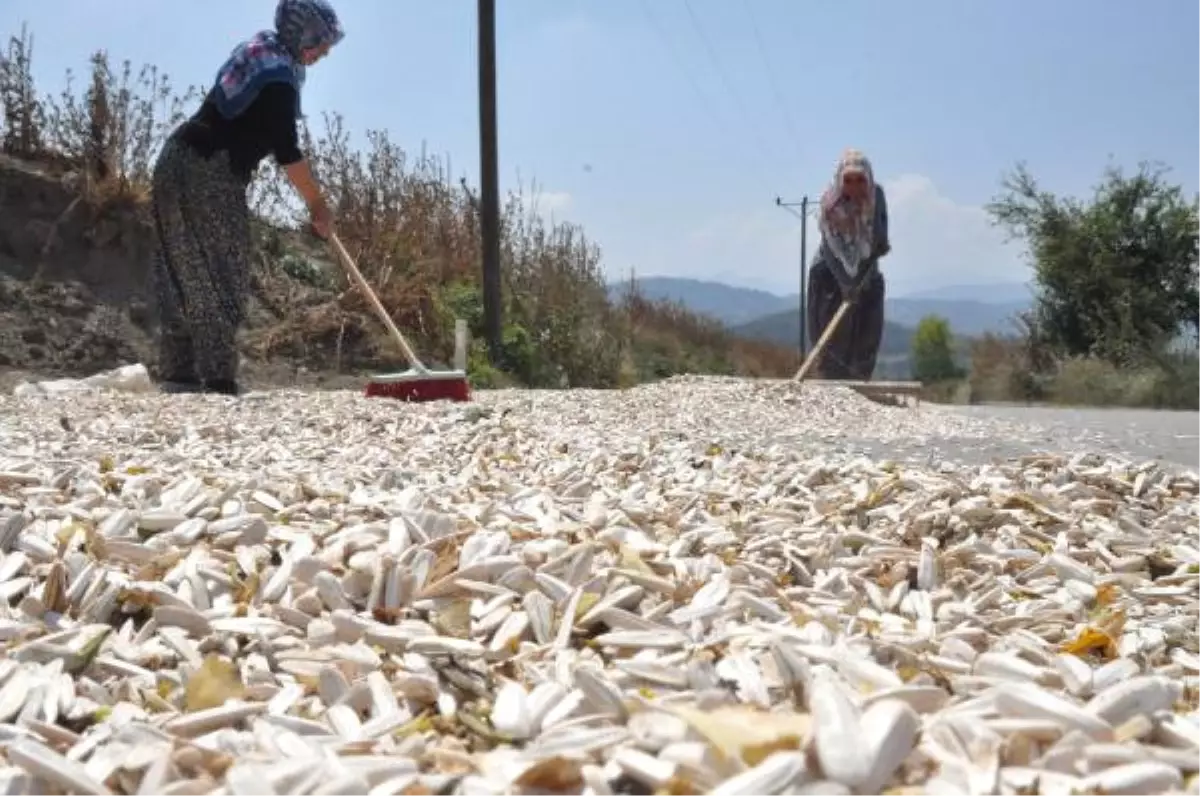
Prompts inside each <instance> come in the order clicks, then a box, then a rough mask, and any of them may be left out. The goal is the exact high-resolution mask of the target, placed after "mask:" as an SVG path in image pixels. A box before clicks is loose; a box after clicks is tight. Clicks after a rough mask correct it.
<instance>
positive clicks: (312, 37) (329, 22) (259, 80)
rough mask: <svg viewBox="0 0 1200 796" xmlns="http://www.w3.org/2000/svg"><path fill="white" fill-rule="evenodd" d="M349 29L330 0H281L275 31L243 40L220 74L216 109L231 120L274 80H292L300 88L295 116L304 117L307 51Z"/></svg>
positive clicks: (334, 41)
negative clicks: (303, 58)
mask: <svg viewBox="0 0 1200 796" xmlns="http://www.w3.org/2000/svg"><path fill="white" fill-rule="evenodd" d="M344 36H345V33H344V32H343V30H342V25H341V23H340V22H339V21H338V17H337V14H336V13H335V12H334V10H333V7H332V6H330V5H329V3H328V2H327V1H326V0H279V5H277V6H276V7H275V30H264V31H260V32H259V33H257V34H256V35H255V36H254V37H253V38H251V39H250V40H249V41H245V42H243V43H241V44H239V45H238V46H237V47H236V48H235V49H234V51H233V53H232V54H231V55H230V56H229V59H228V60H227V61H226V62H225V63H224V64H223V65H222V66H221V69H220V70H219V71H218V72H217V80H216V89H217V90H216V91H214V92H213V95H214V97H215V98H216V103H217V110H219V111H220V112H221V115H222V116H224V117H225V118H227V119H232V118H234V117H236V116H239V115H241V114H242V113H243V112H245V110H246V108H248V107H250V104H251V103H252V102H254V99H255V97H257V96H258V92H259V91H261V90H262V88H263V86H265V85H267V84H269V83H276V82H283V83H289V84H291V85H292V86H294V87H295V88H296V97H297V99H296V117H297V118H299V117H300V101H299V96H300V89H301V88H303V86H304V77H305V68H304V64H303V63H301V61H300V54H301V53H302V52H304V51H305V50H310V49H314V48H317V47H323V46H325V45H329V46H330V47H332V46H333V45H335V44H337V43H338V42H340V41H341V40H342V38H343V37H344Z"/></svg>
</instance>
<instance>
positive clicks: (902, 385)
mask: <svg viewBox="0 0 1200 796" xmlns="http://www.w3.org/2000/svg"><path fill="white" fill-rule="evenodd" d="M804 384H815V385H820V386H822V387H849V388H850V389H852V390H859V391H862V392H876V393H880V392H886V393H893V394H895V395H920V394H921V389H922V387H923V385H922V384H921V382H919V381H830V380H827V379H809V380H806V381H805V382H804Z"/></svg>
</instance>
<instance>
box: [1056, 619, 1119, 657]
mask: <svg viewBox="0 0 1200 796" xmlns="http://www.w3.org/2000/svg"><path fill="white" fill-rule="evenodd" d="M1061 649H1062V651H1063V652H1065V653H1067V654H1069V655H1078V656H1080V657H1083V656H1086V655H1091V654H1093V653H1100V654H1102V655H1103V656H1104V657H1105V658H1109V659H1111V658H1115V657H1117V645H1116V643H1115V642H1114V641H1113V640H1112V638H1111V637H1110V636H1109V635H1108V634H1107V633H1105V632H1104V631H1103V630H1100V629H1098V628H1095V627H1092V626H1090V625H1089V626H1088V627H1085V628H1084V629H1083V630H1081V631H1079V635H1078V636H1076V637H1075V638H1074V639H1072V640H1071V641H1068V642H1067V643H1065V644H1063V645H1062V648H1061Z"/></svg>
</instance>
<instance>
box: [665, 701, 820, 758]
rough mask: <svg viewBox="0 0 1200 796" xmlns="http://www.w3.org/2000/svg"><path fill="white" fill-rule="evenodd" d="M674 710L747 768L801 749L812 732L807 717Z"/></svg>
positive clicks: (733, 709) (741, 709)
mask: <svg viewBox="0 0 1200 796" xmlns="http://www.w3.org/2000/svg"><path fill="white" fill-rule="evenodd" d="M673 710H674V712H675V714H676V715H677V716H679V717H680V718H682V719H683V720H684V721H686V722H687V723H688V724H691V725H692V727H693V728H695V730H696V732H698V733H700V734H701V735H703V736H704V737H705V738H707V739H708V741H709V743H711V744H712V745H713V746H715V747H716V748H717V750H718V751H719V752H720V753H721V754H722V755H724V756H726V757H728V758H733V759H737V760H741V761H742V762H743V763H744V764H746V765H747V766H756V765H758V764H759V763H761V762H762V761H763V760H766V759H767V757H769V756H770V755H771V753H772V752H778V751H780V750H796V749H800V748H801V747H802V746H803V745H804V742H805V740H806V739H807V738H808V736H809V733H810V732H811V730H812V717H810V716H808V715H807V714H803V713H767V712H765V711H761V710H755V709H753V708H750V707H747V706H743V705H737V706H726V707H719V708H717V709H715V710H707V711H702V710H696V709H694V708H687V707H677V708H674V709H673Z"/></svg>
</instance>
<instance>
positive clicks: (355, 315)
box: [0, 29, 798, 387]
mask: <svg viewBox="0 0 1200 796" xmlns="http://www.w3.org/2000/svg"><path fill="white" fill-rule="evenodd" d="M32 53H33V39H32V36H30V35H29V34H28V32H27V31H25V30H24V29H23V30H22V32H21V35H20V36H19V37H13V38H12V40H11V41H10V43H9V45H8V48H7V50H6V51H5V53H4V54H3V56H2V57H0V112H2V114H3V115H2V116H0V125H2V128H0V133H2V135H0V148H2V150H3V152H4V153H5V154H8V155H11V156H14V157H19V158H23V159H28V160H35V161H39V162H40V163H42V164H45V165H47V166H50V167H53V168H54V169H55V170H56V171H58V172H61V173H68V172H70V173H74V174H76V175H78V176H79V177H81V178H82V179H80V180H78V181H77V182H78V184H79V187H80V197H81V198H86V199H88V200H90V201H89V203H90V204H92V205H96V204H98V203H99V204H105V205H113V204H120V205H122V206H124V205H126V204H138V203H140V202H142V201H144V200H145V198H146V197H147V196H148V195H149V186H150V181H151V176H152V172H153V165H154V159H155V157H156V156H157V153H158V151H159V150H160V148H161V146H162V143H163V141H164V139H165V137H166V135H167V134H168V133H169V132H170V130H171V129H173V128H174V127H175V126H176V125H177V124H178V123H179V121H180V120H181V119H182V118H183V115H184V113H185V112H186V111H189V110H190V109H191V108H192V107H194V106H195V104H196V102H198V100H199V97H200V92H199V91H198V90H197V89H195V88H192V89H189V90H188V91H187V92H185V93H184V94H183V95H182V96H179V95H177V94H175V93H174V92H173V90H172V89H171V86H170V83H169V81H168V79H167V77H166V75H163V74H161V73H159V72H158V71H157V70H156V69H155V68H153V67H149V66H147V67H143V68H142V69H140V70H139V71H137V72H135V71H134V70H133V68H132V66H131V65H130V64H129V63H128V62H125V63H123V64H122V66H121V68H120V69H113V67H112V66H111V63H110V61H109V58H108V55H107V54H106V53H104V52H103V51H99V52H97V53H95V54H94V55H93V56H92V58H91V61H90V65H91V70H90V75H89V79H88V80H87V81H86V85H85V86H77V85H76V81H73V80H71V79H70V75H68V86H67V88H66V90H65V91H63V92H62V93H61V94H60V95H59V96H58V97H56V98H48V97H45V96H41V95H39V94H38V92H37V91H36V89H35V86H34V82H33V78H32V72H31V62H32ZM323 122H324V123H323V129H322V130H321V131H320V133H319V134H316V135H314V134H313V132H312V131H311V130H310V129H308V128H307V126H306V127H305V129H304V133H303V135H304V148H305V150H306V152H308V154H309V157H310V159H311V161H312V164H313V167H314V170H315V171H316V173H317V175H318V178H319V179H320V180H321V181H322V182H323V184H324V186H325V188H326V190H327V192H328V195H329V199H330V203H331V205H332V206H333V208H334V210H335V213H336V215H337V218H338V233H339V236H340V237H341V238H342V240H343V242H344V243H345V244H346V246H347V249H348V250H349V251H350V253H351V254H352V255H353V256H354V257H355V258H356V260H357V262H358V265H359V267H360V268H361V269H362V271H363V273H364V275H365V276H366V278H367V279H368V280H369V281H370V283H371V284H372V285H373V286H374V287H375V288H376V290H377V291H378V292H379V295H380V299H381V300H382V301H383V303H384V305H385V306H386V307H388V309H389V311H390V313H391V314H392V316H393V318H394V320H395V321H396V323H397V325H399V326H400V327H401V328H403V329H405V330H406V331H409V332H411V333H412V335H413V337H414V341H415V342H416V343H417V345H418V347H419V348H420V350H422V352H424V353H425V354H426V355H427V356H428V358H429V360H430V361H431V362H432V363H434V364H437V363H439V362H442V363H444V362H447V361H448V360H449V359H450V358H451V355H452V350H453V329H454V320H455V319H456V318H464V319H466V320H467V321H468V324H469V327H470V330H471V333H472V336H473V337H474V338H475V339H476V342H475V343H473V345H472V349H471V355H470V366H471V370H472V374H473V377H474V378H475V380H476V382H477V383H479V384H481V385H486V384H487V383H503V382H506V381H507V380H509V379H510V378H515V379H517V380H518V381H520V382H522V383H525V384H528V385H533V386H551V387H558V386H568V385H569V386H578V387H587V386H591V387H613V386H618V385H623V384H628V383H629V382H630V380H631V379H636V380H642V379H646V378H655V377H661V376H667V375H672V374H675V373H684V372H692V373H705V372H707V373H737V374H744V375H752V376H783V375H788V374H790V373H791V372H792V371H794V369H795V368H796V367H797V366H798V362H796V357H795V354H794V353H793V352H790V351H788V350H786V349H783V348H780V347H776V346H772V345H769V344H765V343H758V342H749V341H742V340H737V339H735V338H733V337H732V336H731V335H730V334H729V333H728V332H727V331H726V330H725V329H724V328H723V327H721V326H720V324H718V323H717V322H716V321H715V320H712V319H709V318H705V317H702V316H699V315H696V314H695V313H692V312H689V311H687V310H686V309H684V308H683V307H680V306H677V305H672V304H667V303H663V302H649V301H646V300H645V299H643V298H641V297H640V296H636V295H634V296H630V297H627V298H626V299H625V300H623V301H621V302H617V303H614V302H612V301H610V299H609V297H608V294H607V289H606V284H605V279H604V274H603V271H602V269H601V259H600V250H599V248H598V247H597V246H596V245H595V244H594V243H593V242H592V241H590V240H589V239H588V238H587V237H586V236H585V235H584V233H583V230H582V229H580V228H579V227H577V226H575V225H571V224H564V223H556V222H553V221H547V220H546V219H545V218H544V217H543V216H542V215H541V214H540V213H538V212H537V192H536V189H534V190H533V192H532V193H526V192H525V191H524V189H521V190H519V191H517V192H514V193H511V194H510V195H509V196H508V197H507V201H506V202H505V204H504V207H503V213H502V219H501V269H502V274H503V284H504V294H505V295H504V307H503V318H504V329H503V345H502V349H503V361H502V362H500V363H499V365H500V367H501V369H502V370H503V371H505V372H506V373H507V375H506V374H505V373H501V372H499V371H497V370H496V369H495V368H494V367H493V366H492V364H491V363H489V362H488V360H487V358H486V357H485V356H484V351H483V347H482V345H481V344H480V343H479V342H478V341H479V340H480V339H481V338H482V337H483V331H484V330H483V311H482V310H483V304H482V298H481V292H480V282H481V279H480V276H481V267H480V262H481V253H480V241H479V201H478V198H477V197H476V195H475V193H474V192H473V191H472V190H471V188H470V187H469V186H468V185H467V184H466V182H465V181H463V180H459V181H458V182H457V184H456V182H455V180H454V178H453V176H452V174H451V173H450V170H449V168H448V166H446V165H444V164H443V163H442V162H441V161H439V160H438V159H436V158H432V157H429V156H427V155H425V154H424V153H422V154H421V156H419V157H416V158H413V157H411V156H409V155H408V154H406V153H405V152H404V151H403V150H401V149H400V148H399V147H398V146H397V145H396V144H395V143H393V142H392V141H391V140H390V139H389V138H388V136H387V134H386V133H385V132H383V131H378V130H374V131H369V132H368V133H367V134H366V138H365V141H366V143H365V145H364V146H363V148H361V149H357V148H355V147H354V146H352V144H351V140H350V134H349V132H348V130H347V128H346V125H345V122H344V120H343V119H342V118H341V117H340V116H336V115H335V116H326V117H325V118H324V120H323ZM250 201H251V206H252V208H253V209H254V210H255V212H256V214H257V215H258V217H259V218H260V219H262V221H263V222H264V223H263V224H260V225H259V226H260V230H259V232H260V234H259V238H260V241H259V243H260V245H259V257H258V258H257V259H258V261H259V262H258V263H257V266H256V273H255V275H254V287H255V293H256V297H257V299H258V305H259V306H260V307H261V308H262V310H263V314H262V315H261V317H258V318H257V319H256V320H255V321H254V322H252V324H251V326H253V327H255V328H253V329H252V330H251V334H250V336H249V341H248V342H249V346H250V349H251V353H253V354H254V355H255V356H258V357H263V358H271V357H279V356H282V357H289V358H293V359H299V360H303V361H304V362H305V364H308V365H310V366H313V367H317V368H321V369H329V368H335V369H341V368H352V369H357V368H378V367H381V366H388V367H390V366H391V365H393V364H395V362H396V360H397V358H398V356H399V354H398V352H396V351H395V350H393V348H392V346H391V345H390V344H389V343H387V342H386V338H385V337H383V335H382V334H381V329H380V325H379V323H378V321H376V320H375V319H374V318H373V317H372V316H371V313H370V311H369V309H368V307H367V305H366V302H365V301H364V300H363V299H362V297H361V296H359V295H358V294H357V292H356V291H354V290H349V289H347V288H346V286H345V282H344V280H342V279H341V277H340V276H339V275H338V274H337V269H336V266H335V265H333V264H332V263H331V262H330V257H329V255H328V254H327V253H325V252H324V251H323V247H322V246H321V245H320V244H319V243H318V242H316V241H315V240H313V239H312V238H311V237H309V236H307V235H306V234H305V233H304V232H303V231H302V230H303V229H304V228H305V227H304V216H305V214H304V211H303V208H302V207H301V206H300V205H299V202H298V201H297V198H296V196H295V194H294V192H293V191H292V189H291V187H290V186H289V185H288V184H287V181H286V179H285V178H284V177H283V175H282V173H281V171H280V170H279V169H278V168H276V167H274V166H273V165H267V166H265V167H264V168H263V169H262V170H261V171H260V173H259V175H258V178H257V179H256V181H255V183H254V184H253V185H252V186H251V191H250ZM72 207H74V205H72Z"/></svg>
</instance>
